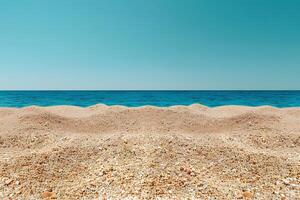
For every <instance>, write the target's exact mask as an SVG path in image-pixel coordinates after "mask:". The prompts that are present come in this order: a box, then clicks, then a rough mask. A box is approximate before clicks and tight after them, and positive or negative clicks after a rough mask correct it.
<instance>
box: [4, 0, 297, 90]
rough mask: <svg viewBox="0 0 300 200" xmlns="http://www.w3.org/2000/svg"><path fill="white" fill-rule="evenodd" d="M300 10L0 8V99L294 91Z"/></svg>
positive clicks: (231, 3) (13, 2) (18, 4)
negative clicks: (1, 95)
mask: <svg viewBox="0 0 300 200" xmlns="http://www.w3.org/2000/svg"><path fill="white" fill-rule="evenodd" d="M299 10H300V1H297V0H294V1H291V0H286V1H282V0H281V1H277V0H263V1H262V0H243V1H241V0H226V1H225V0H223V1H222V0H184V1H183V0H180V1H179V0H151V1H141V0H126V1H125V0H105V1H102V0H95V1H93V0H81V1H79V0H65V1H63V0H51V1H50V0H48V1H46V0H45V1H40V0H0V89H100V90H101V89H107V90H109V89H300V12H299Z"/></svg>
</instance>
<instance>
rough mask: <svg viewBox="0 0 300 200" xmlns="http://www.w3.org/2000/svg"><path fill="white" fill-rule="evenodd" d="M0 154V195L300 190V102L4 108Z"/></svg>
mask: <svg viewBox="0 0 300 200" xmlns="http://www.w3.org/2000/svg"><path fill="white" fill-rule="evenodd" d="M0 155H1V156H0V199H9V198H11V199H56V198H57V199H99V198H100V199H121V198H135V199H142V198H145V199H153V198H157V197H161V198H165V199H170V198H172V199H183V198H186V199H187V198H195V199H208V198H209V197H214V199H297V198H298V199H299V197H300V164H299V163H300V108H285V109H277V108H272V107H256V108H253V107H240V106H224V107H217V108H207V107H204V106H201V105H191V106H174V107H168V108H158V107H150V106H146V107H139V108H127V107H121V106H105V105H96V106H92V107H88V108H81V107H72V106H57V107H26V108H20V109H16V108H1V109H0ZM212 199H213V198H212Z"/></svg>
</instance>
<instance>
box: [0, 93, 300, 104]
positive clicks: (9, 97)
mask: <svg viewBox="0 0 300 200" xmlns="http://www.w3.org/2000/svg"><path fill="white" fill-rule="evenodd" d="M98 103H101V104H106V105H124V106H129V107H133V106H134V107H135V106H143V105H153V106H172V105H190V104H193V103H199V104H203V105H206V106H209V107H215V106H222V105H245V106H261V105H269V106H275V107H299V106H300V91H0V107H24V106H31V105H37V106H53V105H75V106H82V107H86V106H91V105H95V104H98Z"/></svg>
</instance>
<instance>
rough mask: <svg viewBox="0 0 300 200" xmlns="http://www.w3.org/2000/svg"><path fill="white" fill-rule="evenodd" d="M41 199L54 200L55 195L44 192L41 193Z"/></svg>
mask: <svg viewBox="0 0 300 200" xmlns="http://www.w3.org/2000/svg"><path fill="white" fill-rule="evenodd" d="M42 198H43V199H46V198H51V199H53V198H56V195H55V193H54V192H49V191H45V192H43V193H42Z"/></svg>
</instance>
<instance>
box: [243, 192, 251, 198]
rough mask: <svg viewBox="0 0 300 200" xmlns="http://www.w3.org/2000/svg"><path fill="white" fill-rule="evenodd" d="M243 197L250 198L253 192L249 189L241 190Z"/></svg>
mask: <svg viewBox="0 0 300 200" xmlns="http://www.w3.org/2000/svg"><path fill="white" fill-rule="evenodd" d="M243 197H244V198H252V197H253V193H252V192H250V191H245V192H243Z"/></svg>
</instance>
